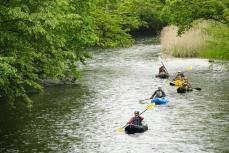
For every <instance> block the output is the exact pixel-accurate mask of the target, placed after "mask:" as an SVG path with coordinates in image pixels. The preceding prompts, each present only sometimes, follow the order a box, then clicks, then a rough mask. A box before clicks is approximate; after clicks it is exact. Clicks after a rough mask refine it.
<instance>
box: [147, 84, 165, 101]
mask: <svg viewBox="0 0 229 153" xmlns="http://www.w3.org/2000/svg"><path fill="white" fill-rule="evenodd" d="M165 96H166V94H165V92H164V91H163V90H162V88H161V86H159V87H158V89H157V90H156V91H155V92H154V93H153V95H152V96H151V97H150V99H153V98H163V97H165Z"/></svg>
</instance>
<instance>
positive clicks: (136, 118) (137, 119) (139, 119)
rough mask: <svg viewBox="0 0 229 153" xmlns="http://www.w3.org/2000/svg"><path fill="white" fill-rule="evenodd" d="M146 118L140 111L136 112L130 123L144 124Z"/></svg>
mask: <svg viewBox="0 0 229 153" xmlns="http://www.w3.org/2000/svg"><path fill="white" fill-rule="evenodd" d="M143 120H144V117H142V116H140V115H139V111H135V112H134V117H132V118H131V119H130V120H129V122H128V124H134V125H140V126H141V125H142V121H143Z"/></svg>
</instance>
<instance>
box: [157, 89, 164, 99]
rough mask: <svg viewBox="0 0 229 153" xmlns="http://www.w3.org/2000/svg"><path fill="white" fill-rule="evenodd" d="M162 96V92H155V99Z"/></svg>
mask: <svg viewBox="0 0 229 153" xmlns="http://www.w3.org/2000/svg"><path fill="white" fill-rule="evenodd" d="M162 96H163V93H162V91H161V90H157V91H156V95H155V97H157V98H160V97H162Z"/></svg>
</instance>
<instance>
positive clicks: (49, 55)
mask: <svg viewBox="0 0 229 153" xmlns="http://www.w3.org/2000/svg"><path fill="white" fill-rule="evenodd" d="M79 4H80V9H79ZM87 5H89V3H87V2H85V1H82V2H80V1H78V2H73V1H71V2H70V1H68V0H58V1H48V0H42V1H41V0H40V1H39V0H38V1H30V0H24V1H7V0H5V1H2V2H1V5H0V36H1V38H0V73H1V79H0V94H1V96H3V97H7V101H9V102H12V101H14V100H15V99H16V98H17V97H21V98H23V99H25V101H27V102H30V99H29V98H28V95H27V93H28V90H30V89H37V90H41V89H42V86H41V85H40V84H39V80H41V79H44V78H48V77H50V78H65V77H71V78H77V77H78V76H77V75H78V73H77V69H76V67H77V66H76V64H75V63H76V61H78V60H81V59H83V58H84V53H83V52H82V49H83V48H85V47H88V46H91V45H92V44H93V43H95V41H96V39H97V36H96V35H95V34H94V32H93V29H92V28H91V26H89V24H90V23H91V22H92V19H91V18H90V16H88V15H85V13H84V12H86V11H88V10H87V9H86V10H84V9H83V8H84V7H82V6H87ZM77 6H78V8H77ZM85 8H87V7H85Z"/></svg>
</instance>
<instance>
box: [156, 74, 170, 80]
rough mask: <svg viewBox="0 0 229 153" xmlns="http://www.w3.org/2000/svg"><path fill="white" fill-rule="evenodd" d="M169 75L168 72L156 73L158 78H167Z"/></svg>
mask: <svg viewBox="0 0 229 153" xmlns="http://www.w3.org/2000/svg"><path fill="white" fill-rule="evenodd" d="M168 77H169V74H168V73H160V74H157V75H156V78H161V79H166V78H168Z"/></svg>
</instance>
